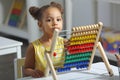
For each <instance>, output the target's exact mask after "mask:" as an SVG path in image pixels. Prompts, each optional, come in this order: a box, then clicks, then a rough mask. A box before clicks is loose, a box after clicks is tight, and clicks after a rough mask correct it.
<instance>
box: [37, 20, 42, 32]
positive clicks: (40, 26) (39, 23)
mask: <svg viewBox="0 0 120 80" xmlns="http://www.w3.org/2000/svg"><path fill="white" fill-rule="evenodd" d="M38 26H39V28H40V30H42V22H41V21H38Z"/></svg>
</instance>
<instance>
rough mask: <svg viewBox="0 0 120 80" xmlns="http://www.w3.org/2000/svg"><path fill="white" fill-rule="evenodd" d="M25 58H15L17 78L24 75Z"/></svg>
mask: <svg viewBox="0 0 120 80" xmlns="http://www.w3.org/2000/svg"><path fill="white" fill-rule="evenodd" d="M24 62H25V58H15V59H14V73H15V74H14V75H15V80H16V79H18V78H22V77H23V74H22V73H23V72H22V67H23V66H24Z"/></svg>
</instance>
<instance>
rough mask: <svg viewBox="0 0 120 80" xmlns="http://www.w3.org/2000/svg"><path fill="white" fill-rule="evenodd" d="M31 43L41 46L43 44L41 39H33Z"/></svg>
mask: <svg viewBox="0 0 120 80" xmlns="http://www.w3.org/2000/svg"><path fill="white" fill-rule="evenodd" d="M31 44H32V45H33V46H41V45H42V44H41V42H40V40H39V39H37V40H35V41H33V42H32V43H31Z"/></svg>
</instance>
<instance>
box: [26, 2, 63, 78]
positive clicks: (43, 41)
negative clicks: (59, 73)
mask: <svg viewBox="0 0 120 80" xmlns="http://www.w3.org/2000/svg"><path fill="white" fill-rule="evenodd" d="M29 12H30V14H31V15H32V16H33V17H34V18H35V19H36V20H38V26H39V28H40V30H41V31H42V32H43V35H42V36H41V37H40V38H39V39H37V40H35V41H33V42H32V43H30V44H29V46H28V48H27V51H26V56H25V58H26V59H25V66H24V67H25V69H24V74H25V75H27V76H32V77H35V78H38V77H43V76H44V72H45V69H46V66H47V62H46V59H45V55H44V51H45V50H48V51H49V50H50V46H51V40H52V38H53V32H54V30H55V29H58V30H59V31H61V30H62V26H63V19H62V15H63V9H62V7H61V5H60V4H58V3H55V2H51V3H50V5H45V6H43V7H41V8H37V7H31V8H30V9H29ZM64 42H65V40H64V39H63V38H61V37H58V38H57V44H60V45H61V47H62V50H57V51H55V52H56V53H57V54H58V53H59V55H58V57H59V58H56V57H54V58H53V59H52V60H53V63H54V65H55V66H58V65H60V64H61V61H62V60H63V56H64V50H63V49H64ZM56 48H57V46H56Z"/></svg>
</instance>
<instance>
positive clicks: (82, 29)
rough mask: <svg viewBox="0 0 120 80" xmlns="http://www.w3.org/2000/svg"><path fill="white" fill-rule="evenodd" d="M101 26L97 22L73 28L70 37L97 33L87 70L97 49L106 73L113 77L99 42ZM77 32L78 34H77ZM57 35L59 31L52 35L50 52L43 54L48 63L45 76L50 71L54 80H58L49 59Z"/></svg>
mask: <svg viewBox="0 0 120 80" xmlns="http://www.w3.org/2000/svg"><path fill="white" fill-rule="evenodd" d="M102 26H103V23H102V22H99V23H98V24H93V25H87V26H80V27H73V28H72V35H71V36H72V37H74V36H77V35H79V36H81V35H86V34H88V33H89V34H90V33H91V34H93V33H97V36H96V40H95V42H94V47H93V50H92V55H91V58H90V62H89V65H88V69H90V68H91V64H92V62H93V59H94V55H95V51H96V48H98V50H99V51H100V54H101V57H102V59H103V61H104V63H105V65H106V68H107V71H108V73H109V75H110V76H113V71H112V69H111V67H110V64H109V61H108V59H107V56H106V54H105V51H104V49H103V47H102V45H101V43H100V42H99V36H100V33H101V30H102ZM95 29H97V31H95ZM89 30H91V32H89ZM92 30H93V31H92ZM77 32H80V34H79V33H77ZM58 34H59V31H58V30H55V31H54V35H53V40H52V45H51V50H50V51H46V52H45V56H46V59H47V63H48V67H47V68H46V72H45V76H48V74H49V70H51V71H52V76H53V79H54V80H58V79H57V75H56V71H55V69H54V66H53V63H52V60H51V57H52V55H53V51H54V48H55V44H56V37H57V36H58Z"/></svg>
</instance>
